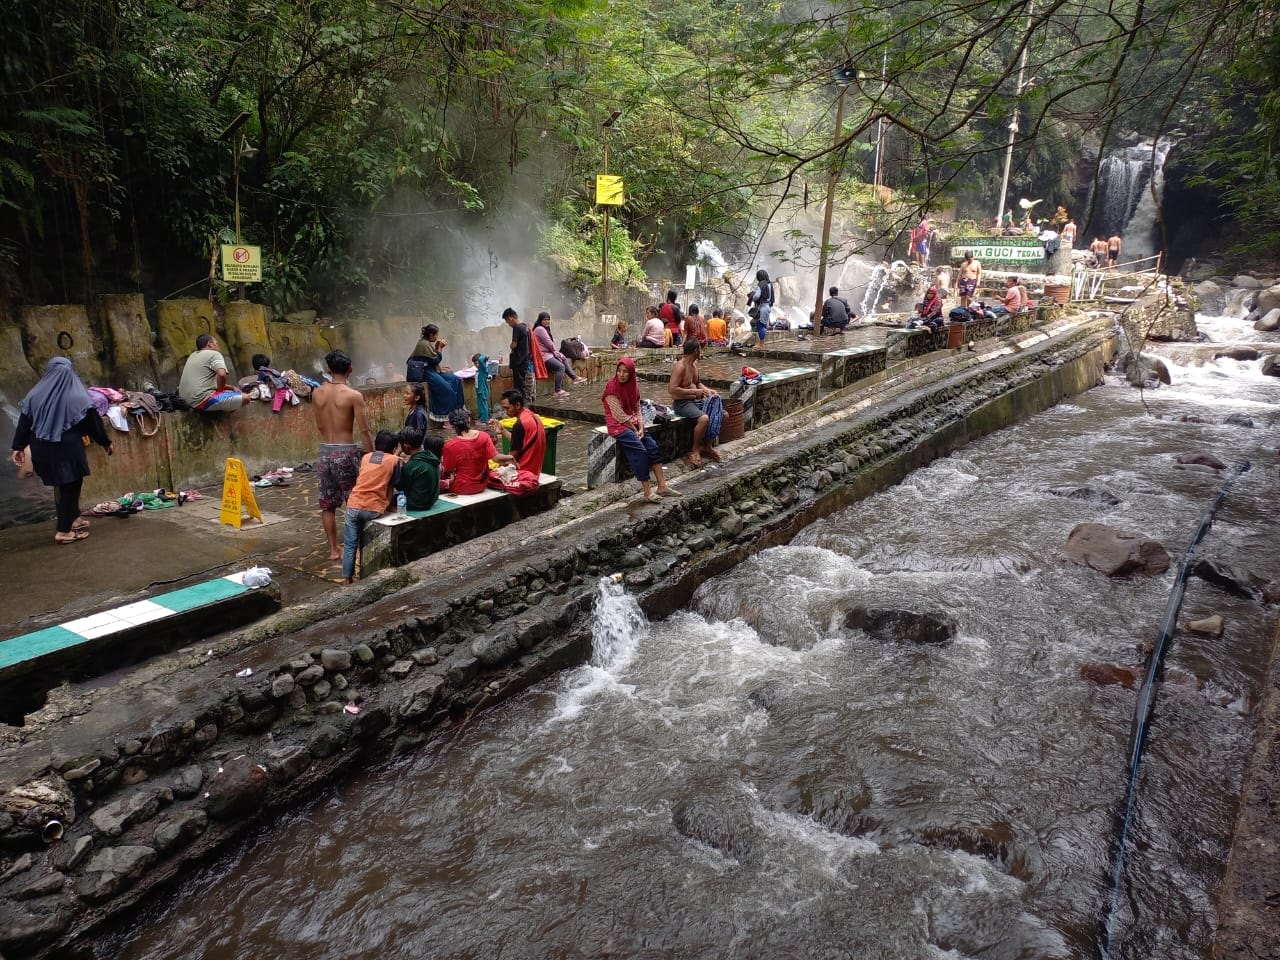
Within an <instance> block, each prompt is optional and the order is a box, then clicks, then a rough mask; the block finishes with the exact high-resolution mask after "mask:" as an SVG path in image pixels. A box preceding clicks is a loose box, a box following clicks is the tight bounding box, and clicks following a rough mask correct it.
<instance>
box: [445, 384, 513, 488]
mask: <svg viewBox="0 0 1280 960" xmlns="http://www.w3.org/2000/svg"><path fill="white" fill-rule="evenodd" d="M522 396H523V394H522ZM449 425H450V426H451V427H453V430H454V433H456V434H457V436H456V437H450V438H449V439H448V440H447V441H446V442H445V445H444V454H443V455H442V456H441V458H440V492H441V493H445V492H448V493H456V494H468V493H483V492H484V491H485V490H487V489H489V461H490V460H492V459H493V458H494V457H496V456H497V455H498V448H497V447H495V446H494V445H493V437H491V436H489V434H487V433H482V432H481V431H479V430H473V429H472V427H471V414H470V413H469V412H468V411H467V409H466V407H459V408H458V409H457V410H454V411H453V412H452V413H450V414H449Z"/></svg>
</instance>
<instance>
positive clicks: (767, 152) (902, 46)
mask: <svg viewBox="0 0 1280 960" xmlns="http://www.w3.org/2000/svg"><path fill="white" fill-rule="evenodd" d="M4 29H5V32H6V36H5V43H4V46H3V55H2V59H0V64H2V67H0V80H2V82H3V89H2V91H0V148H2V149H0V272H3V273H4V274H5V278H6V279H7V281H8V286H9V287H10V288H16V289H18V290H20V291H21V293H22V295H23V296H25V297H27V298H29V299H45V300H48V299H63V300H72V299H78V298H81V297H83V296H85V295H87V294H90V293H92V292H94V291H95V290H96V289H106V288H107V287H110V288H112V289H120V288H121V287H123V286H125V285H127V284H133V285H134V286H135V287H137V288H138V289H143V290H145V291H147V292H149V293H152V294H155V295H165V294H169V293H171V292H173V291H174V290H175V289H178V288H185V287H190V288H192V289H197V290H202V289H204V286H202V284H207V283H208V276H207V274H208V269H209V267H208V264H209V263H210V254H211V252H212V249H213V247H214V245H215V244H216V243H218V242H219V241H220V240H223V239H226V238H228V237H231V236H233V235H234V224H233V216H232V210H233V205H234V201H235V190H234V184H235V180H236V172H237V169H238V170H239V180H240V190H239V201H240V207H241V213H242V233H243V235H244V237H245V239H246V240H248V241H250V242H257V243H261V244H262V245H263V247H264V253H265V257H264V259H265V263H266V268H267V271H266V278H265V280H266V282H265V283H264V284H263V286H262V288H261V289H260V290H257V291H255V296H261V297H262V298H264V299H265V300H266V301H267V302H268V303H269V304H270V305H271V306H272V308H273V309H274V310H277V311H284V310H288V309H290V308H293V307H297V306H300V305H304V304H307V303H313V304H329V303H336V302H342V303H346V304H351V303H355V304H359V303H360V302H363V301H365V300H366V299H367V298H369V297H371V296H373V295H375V294H377V295H379V296H384V297H387V296H389V297H390V298H391V299H393V300H402V301H406V302H407V301H411V300H414V299H415V298H416V297H417V296H420V295H421V290H422V287H423V284H424V283H426V282H427V281H425V280H424V279H423V278H429V277H430V276H432V275H435V276H439V275H441V274H442V273H447V272H449V271H450V270H452V269H454V268H455V266H456V257H457V252H456V250H455V249H454V247H455V246H456V245H454V244H451V243H450V242H449V238H450V236H451V233H450V230H452V229H455V228H456V225H457V224H459V223H464V224H465V223H488V224H489V225H490V226H492V227H494V228H499V227H500V228H502V229H504V230H507V231H508V232H513V233H515V234H516V237H515V238H516V240H518V241H519V242H522V243H526V244H527V247H528V249H529V251H530V254H531V255H533V254H534V251H535V250H541V251H542V255H543V256H544V257H545V258H547V259H550V260H552V261H554V262H557V263H560V264H562V265H563V266H564V267H565V271H566V276H567V277H571V278H572V279H573V280H574V282H575V283H585V282H589V281H590V280H591V279H592V276H593V271H597V270H598V268H597V267H596V265H595V264H596V260H597V259H598V258H596V257H594V256H590V255H589V253H590V249H591V247H592V246H593V245H594V244H598V241H599V236H598V220H597V216H598V211H597V210H596V208H595V207H594V205H593V200H594V198H593V178H594V175H595V174H596V173H598V172H601V170H602V169H603V165H604V162H605V157H604V153H605V150H606V149H607V150H608V151H609V157H608V162H609V169H610V170H611V171H612V172H616V173H622V174H623V175H624V176H625V177H626V183H627V198H628V199H627V203H626V205H625V206H624V207H622V208H620V209H618V210H617V211H615V213H614V217H613V222H614V224H615V225H617V226H618V227H619V229H618V230H617V232H616V233H615V234H614V242H615V243H616V244H617V245H618V246H616V247H615V250H614V254H615V255H616V256H617V257H618V258H619V259H618V261H617V262H619V263H625V264H626V267H627V270H628V271H629V272H630V273H631V274H632V275H633V276H637V277H638V276H639V275H640V272H639V262H640V261H642V260H643V259H644V258H645V257H646V256H648V255H650V254H653V253H655V252H659V251H665V252H668V253H670V254H672V255H674V256H676V257H679V258H681V259H687V254H688V249H687V248H688V246H689V245H690V244H692V243H693V242H694V241H695V240H697V239H698V238H701V237H715V238H723V237H729V238H737V239H739V240H741V241H742V242H744V243H746V244H747V245H748V247H750V245H752V244H758V242H759V239H760V237H761V236H762V233H763V230H762V224H763V223H764V222H765V221H767V219H768V218H769V216H770V215H771V214H772V213H773V212H774V211H777V210H780V209H784V208H786V206H787V205H788V204H792V205H794V204H795V203H798V202H800V201H801V200H802V199H803V198H809V199H810V200H811V201H816V200H819V199H821V198H822V197H823V196H824V195H825V191H826V184H827V180H828V176H829V174H830V173H831V171H833V170H834V171H835V172H836V174H837V177H838V179H839V180H840V181H842V182H843V181H849V184H847V185H846V186H844V187H842V188H841V190H840V191H839V195H840V196H841V197H842V198H844V201H845V202H847V203H854V202H855V200H856V204H855V207H856V209H855V211H854V213H853V217H854V218H855V219H857V220H858V221H859V222H860V223H861V224H862V229H861V230H860V231H859V232H858V234H857V236H856V238H855V239H854V241H853V244H856V245H857V246H859V247H866V246H869V245H885V244H888V243H889V242H890V241H891V240H892V239H893V237H894V236H895V234H897V233H898V231H900V230H901V229H902V227H903V226H904V225H905V224H907V223H908V222H909V221H910V220H912V219H913V218H915V217H916V216H918V215H919V213H920V212H921V211H923V210H927V209H929V208H931V207H933V206H935V205H937V204H938V203H939V201H941V200H946V199H948V198H958V199H959V200H960V202H961V205H962V209H961V211H960V212H961V215H962V216H972V217H974V218H975V219H985V218H987V217H989V216H991V215H994V213H995V210H994V204H995V195H996V193H997V192H998V189H999V181H1000V177H1001V174H1002V173H1003V167H1004V154H1005V145H1006V138H1007V136H1008V129H1009V126H1010V124H1011V123H1012V122H1013V121H1014V120H1015V119H1016V122H1017V127H1018V129H1017V135H1016V138H1015V149H1014V162H1013V169H1012V172H1011V194H1012V195H1015V196H1016V195H1034V196H1036V197H1043V198H1045V199H1047V200H1048V201H1049V203H1050V204H1056V203H1060V202H1064V201H1065V200H1066V198H1067V197H1068V196H1069V195H1070V194H1071V192H1072V190H1077V191H1078V190H1079V187H1080V184H1079V183H1078V182H1077V172H1076V167H1077V165H1078V160H1079V157H1080V153H1081V145H1082V144H1083V143H1091V144H1093V145H1094V147H1095V148H1096V149H1105V148H1106V146H1107V145H1109V144H1111V143H1113V142H1115V141H1116V140H1117V138H1118V136H1119V135H1120V134H1121V133H1126V132H1130V131H1137V132H1140V133H1145V134H1157V133H1161V132H1169V131H1173V130H1181V131H1182V132H1185V133H1189V134H1190V135H1191V138H1192V139H1191V140H1190V141H1189V142H1190V143H1191V144H1192V145H1193V146H1194V149H1195V150H1196V151H1197V156H1198V157H1199V161H1198V162H1199V163H1200V169H1201V171H1202V173H1203V175H1204V176H1205V178H1207V180H1209V181H1211V182H1212V183H1213V184H1215V185H1216V187H1217V188H1218V189H1219V190H1220V191H1221V192H1222V195H1223V197H1224V198H1225V199H1226V202H1227V203H1228V204H1229V205H1230V207H1231V209H1234V210H1236V211H1239V212H1241V213H1242V214H1244V215H1247V216H1249V217H1250V218H1251V220H1253V221H1255V222H1257V223H1260V224H1262V225H1263V226H1264V227H1265V229H1264V230H1262V231H1261V232H1257V233H1256V236H1255V239H1256V240H1257V241H1258V242H1259V243H1263V244H1274V243H1275V239H1274V238H1275V236H1276V235H1277V233H1280V224H1277V223H1276V222H1275V215H1274V214H1273V212H1272V211H1274V210H1276V209H1277V208H1278V207H1277V204H1276V203H1275V197H1274V194H1273V193H1269V192H1268V191H1274V189H1275V164H1274V159H1273V158H1274V155H1275V148H1276V145H1277V130H1280V117H1278V116H1277V114H1278V113H1280V106H1278V105H1277V95H1276V93H1275V91H1276V89H1277V84H1276V79H1277V77H1276V76H1275V71H1276V70H1277V67H1276V64H1277V62H1280V60H1278V59H1277V57H1276V53H1277V39H1276V36H1277V34H1276V31H1277V27H1276V12H1275V4H1274V0H1226V2H1225V3H1215V4H1209V3H1207V2H1204V0H1184V2H1175V0H1154V2H1153V0H1108V2H1103V0H999V2H997V0H904V2H901V3H898V4H872V3H870V2H868V0H854V2H846V3H840V4H835V5H831V6H827V7H820V8H817V12H816V13H815V12H814V8H812V7H811V6H809V5H800V4H795V3H793V2H792V0H776V2H774V3H766V4H752V5H747V4H744V3H742V2H740V0H693V2H689V0H685V2H681V3H676V2H674V0H649V2H647V3H644V4H610V3H606V2H604V0H203V2H200V3H193V2H190V0H115V2H111V3H104V2H101V0H48V2H45V3H27V4H19V5H16V8H15V9H14V10H13V11H11V12H10V15H9V17H8V18H7V19H6V22H5V28H4ZM1237 52H1239V53H1240V55H1239V56H1237ZM1024 60H1025V71H1024V72H1022V74H1021V76H1022V78H1023V82H1022V83H1021V84H1019V76H1020V66H1021V65H1022V64H1023V62H1024ZM842 90H843V91H844V106H845V109H844V120H843V123H842V124H841V125H840V128H839V129H836V127H835V123H834V110H835V105H836V103H837V99H838V98H839V96H840V93H841V91H842ZM241 112H246V113H248V114H249V119H248V121H247V123H245V124H244V126H243V127H242V128H241V129H240V130H238V131H236V132H235V133H233V134H232V135H230V136H229V137H227V138H225V139H220V138H219V134H220V133H221V132H222V131H223V129H224V128H225V127H226V125H227V123H228V121H230V120H231V118H233V117H235V116H237V115H238V114H240V113H241ZM615 113H616V114H618V116H617V119H616V121H615V122H614V123H613V124H612V125H611V126H610V127H608V128H607V129H606V127H605V126H604V123H605V121H606V120H607V119H608V118H609V117H611V116H613V115H614V114H615ZM881 134H883V136H881ZM606 144H607V146H606ZM877 146H878V147H879V148H880V149H877ZM246 148H247V149H246ZM877 156H878V157H879V158H880V160H881V162H880V163H879V165H878V167H877V163H876V160H875V159H874V158H875V157H877ZM877 169H878V171H879V172H880V174H881V176H880V179H881V181H882V182H883V183H884V184H885V185H886V186H887V187H888V188H889V192H888V193H880V192H875V191H868V190H866V189H862V188H859V187H858V186H857V185H856V184H857V183H861V182H866V181H869V180H872V179H874V177H875V173H876V171H877ZM633 243H634V244H635V246H633ZM840 243H841V244H844V245H845V249H846V250H847V249H852V244H845V241H844V239H841V241H840ZM810 244H811V241H810ZM611 259H612V258H611ZM633 264H634V266H633ZM406 278H409V279H408V280H406ZM104 285H105V286H104Z"/></svg>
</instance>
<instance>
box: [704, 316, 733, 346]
mask: <svg viewBox="0 0 1280 960" xmlns="http://www.w3.org/2000/svg"><path fill="white" fill-rule="evenodd" d="M728 345H729V321H727V320H725V318H724V310H722V309H721V308H720V307H716V308H715V309H714V310H712V311H711V319H710V320H708V321H707V346H709V347H727V346H728Z"/></svg>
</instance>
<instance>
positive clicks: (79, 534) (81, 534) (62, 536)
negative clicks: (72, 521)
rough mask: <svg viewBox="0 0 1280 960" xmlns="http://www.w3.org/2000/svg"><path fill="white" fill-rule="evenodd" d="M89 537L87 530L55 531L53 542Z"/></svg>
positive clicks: (73, 541) (72, 541) (68, 541)
mask: <svg viewBox="0 0 1280 960" xmlns="http://www.w3.org/2000/svg"><path fill="white" fill-rule="evenodd" d="M88 538H89V531H88V530H72V531H71V532H70V533H55V534H54V535H53V542H54V543H75V542H76V541H77V540H87V539H88Z"/></svg>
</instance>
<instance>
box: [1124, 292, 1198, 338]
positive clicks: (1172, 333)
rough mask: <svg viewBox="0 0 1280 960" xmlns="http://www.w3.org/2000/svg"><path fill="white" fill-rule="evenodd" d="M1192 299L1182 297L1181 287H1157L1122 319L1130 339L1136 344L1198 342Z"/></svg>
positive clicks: (1130, 308) (1133, 305) (1135, 304)
mask: <svg viewBox="0 0 1280 960" xmlns="http://www.w3.org/2000/svg"><path fill="white" fill-rule="evenodd" d="M1191 299H1194V298H1191ZM1191 299H1189V298H1188V297H1186V296H1185V295H1184V294H1183V292H1182V287H1181V284H1178V285H1176V286H1174V285H1171V286H1169V287H1168V288H1163V287H1160V286H1156V287H1153V288H1152V289H1151V290H1149V291H1147V292H1146V293H1144V294H1143V295H1142V296H1140V297H1138V299H1137V300H1135V301H1134V302H1133V304H1132V305H1131V306H1130V307H1129V309H1128V310H1127V311H1125V316H1124V319H1123V323H1124V326H1125V329H1126V330H1128V331H1129V335H1130V340H1131V341H1132V342H1134V343H1136V342H1139V341H1141V340H1143V339H1147V340H1161V341H1168V340H1177V341H1191V342H1194V341H1196V340H1199V339H1200V331H1199V330H1197V329H1196V321H1195V305H1194V304H1193V303H1192V302H1191Z"/></svg>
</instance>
